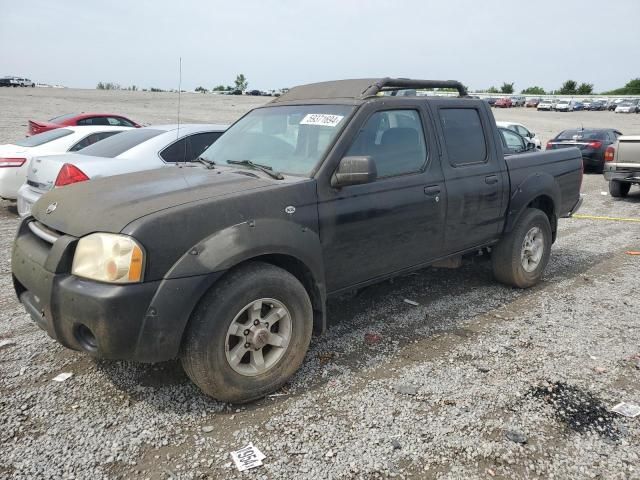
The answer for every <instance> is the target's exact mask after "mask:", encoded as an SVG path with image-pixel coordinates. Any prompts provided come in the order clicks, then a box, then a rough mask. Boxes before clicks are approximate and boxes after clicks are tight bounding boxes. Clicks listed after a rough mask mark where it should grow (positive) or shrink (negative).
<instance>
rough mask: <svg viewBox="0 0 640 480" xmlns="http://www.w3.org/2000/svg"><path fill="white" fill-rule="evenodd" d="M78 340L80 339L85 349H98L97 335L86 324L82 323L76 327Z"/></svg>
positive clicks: (93, 350)
mask: <svg viewBox="0 0 640 480" xmlns="http://www.w3.org/2000/svg"><path fill="white" fill-rule="evenodd" d="M76 340H78V342H79V343H80V346H81V347H82V348H84V349H85V350H88V351H90V352H95V351H96V350H97V349H98V342H97V341H96V336H95V335H94V334H93V332H92V331H91V330H90V329H89V327H87V326H86V325H83V324H80V325H78V326H77V327H76Z"/></svg>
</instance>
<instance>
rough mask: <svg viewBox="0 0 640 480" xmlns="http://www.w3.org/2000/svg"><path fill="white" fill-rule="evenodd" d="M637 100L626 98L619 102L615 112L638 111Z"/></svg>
mask: <svg viewBox="0 0 640 480" xmlns="http://www.w3.org/2000/svg"><path fill="white" fill-rule="evenodd" d="M636 105H637V101H633V100H625V101H624V102H621V103H619V104H618V106H617V107H616V109H615V110H614V113H636Z"/></svg>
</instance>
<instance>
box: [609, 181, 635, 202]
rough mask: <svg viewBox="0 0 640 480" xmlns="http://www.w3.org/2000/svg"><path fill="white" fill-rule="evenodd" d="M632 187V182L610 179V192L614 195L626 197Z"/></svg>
mask: <svg viewBox="0 0 640 480" xmlns="http://www.w3.org/2000/svg"><path fill="white" fill-rule="evenodd" d="M630 189H631V184H630V183H628V182H618V181H616V180H610V181H609V193H610V194H611V196H612V197H615V198H620V197H626V196H627V194H628V193H629V190H630Z"/></svg>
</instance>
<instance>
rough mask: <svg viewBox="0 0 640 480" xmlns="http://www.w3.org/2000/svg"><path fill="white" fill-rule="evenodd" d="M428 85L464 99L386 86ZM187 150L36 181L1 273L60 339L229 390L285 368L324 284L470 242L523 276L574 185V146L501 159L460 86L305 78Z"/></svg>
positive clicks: (251, 388)
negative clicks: (42, 183) (36, 192)
mask: <svg viewBox="0 0 640 480" xmlns="http://www.w3.org/2000/svg"><path fill="white" fill-rule="evenodd" d="M424 88H427V89H432V88H456V89H457V90H458V92H459V93H460V96H459V97H457V98H445V97H420V96H415V95H384V93H385V92H388V91H394V90H401V89H424ZM199 162H200V163H199V164H198V165H197V166H193V165H191V166H186V165H176V167H175V168H163V169H159V170H152V171H146V172H141V173H132V174H127V175H120V176H114V177H109V178H103V179H98V180H92V181H90V182H83V183H79V184H76V185H71V186H68V187H65V188H62V189H55V190H53V191H51V192H50V193H47V194H46V195H45V196H43V197H42V198H41V199H40V200H39V201H38V202H37V203H36V204H35V205H34V207H33V210H32V214H31V216H29V217H27V218H25V219H24V221H23V222H22V224H21V225H20V228H19V230H18V232H17V236H16V239H15V243H14V247H13V254H12V270H13V280H14V284H15V290H16V293H17V295H18V297H19V299H20V301H21V302H22V304H23V305H24V307H25V308H26V310H27V311H28V312H29V313H30V314H31V316H32V317H33V319H34V320H35V322H36V323H37V324H38V325H40V326H41V327H42V328H43V329H44V330H46V331H47V333H48V334H49V335H50V336H51V337H53V338H54V339H56V340H57V341H59V342H60V343H61V344H63V345H65V346H66V347H69V348H72V349H75V350H80V351H84V352H87V353H89V354H91V355H94V356H97V357H102V358H110V359H126V360H134V361H141V362H160V361H164V360H168V359H172V358H176V357H177V358H179V359H180V360H181V362H182V364H183V366H184V368H185V370H186V372H187V374H188V375H189V377H190V378H191V379H192V380H193V381H194V382H195V383H196V384H197V385H198V386H199V387H200V388H201V389H202V390H203V391H204V392H206V393H207V394H209V395H211V396H213V397H215V398H217V399H219V400H223V401H229V402H247V401H251V400H253V399H257V398H259V397H262V396H264V395H266V394H268V393H270V392H272V391H274V390H276V389H278V388H279V387H280V386H282V385H283V384H284V383H285V382H286V381H287V379H288V378H289V377H290V376H291V375H292V374H293V373H294V372H295V371H296V370H297V369H298V367H300V365H301V364H302V361H303V359H304V356H305V353H306V351H307V349H308V346H309V343H310V340H311V336H312V332H313V331H314V330H315V331H316V332H322V331H324V329H325V325H326V303H327V298H328V297H330V296H332V295H335V294H338V293H340V292H344V291H346V290H353V289H357V288H360V287H363V286H366V285H368V284H371V283H374V282H379V281H381V280H384V279H387V278H389V277H392V276H395V275H400V274H404V273H407V272H409V271H412V270H416V269H420V268H424V267H426V266H429V265H431V264H434V263H436V262H441V261H450V260H455V261H456V262H457V260H458V259H459V258H460V257H461V256H462V255H465V254H467V253H472V252H477V251H479V250H483V249H484V250H485V251H486V250H490V251H491V261H492V264H493V272H494V274H495V277H496V279H497V280H498V281H500V282H503V283H505V284H507V285H512V286H515V287H520V288H526V287H530V286H532V285H534V284H536V283H537V282H539V281H540V279H541V277H542V275H543V272H544V269H545V266H546V265H547V262H548V260H549V254H550V251H551V250H550V249H551V244H552V243H553V242H554V241H555V239H556V236H557V231H558V219H559V218H561V217H564V216H569V215H571V214H572V213H573V212H574V211H575V210H576V209H577V208H578V207H579V205H580V193H579V192H580V185H581V181H582V158H581V155H580V151H579V150H578V149H576V148H567V149H562V150H554V151H550V152H534V153H526V154H523V155H518V154H516V155H511V156H509V157H508V158H505V156H504V155H503V151H502V141H501V138H500V133H499V132H498V129H497V127H496V123H495V121H494V118H493V115H492V113H491V109H490V107H489V106H488V105H487V104H486V103H485V102H484V101H482V100H479V99H471V98H468V97H467V94H466V91H465V89H464V87H463V86H462V84H461V83H459V82H454V81H429V80H408V79H390V78H385V79H359V80H342V81H335V82H324V83H316V84H310V85H303V86H299V87H296V88H293V89H291V90H290V91H289V92H288V93H286V94H284V95H282V96H281V97H279V98H277V99H275V100H274V101H272V102H271V103H269V104H267V105H265V106H262V107H260V108H256V109H254V110H252V111H251V112H249V113H248V114H246V115H245V116H243V117H242V118H240V119H239V120H238V121H237V122H236V123H235V124H234V125H233V126H231V127H230V128H229V130H228V131H227V132H226V133H225V134H224V135H222V136H221V137H220V139H219V140H218V141H217V142H216V143H214V144H213V145H211V146H210V147H209V148H208V149H207V150H205V151H204V153H203V154H202V156H201V157H200V159H199Z"/></svg>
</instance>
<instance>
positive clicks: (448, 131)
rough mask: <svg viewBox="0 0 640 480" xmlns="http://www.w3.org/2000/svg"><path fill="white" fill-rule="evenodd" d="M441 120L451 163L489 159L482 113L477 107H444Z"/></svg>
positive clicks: (482, 161)
mask: <svg viewBox="0 0 640 480" xmlns="http://www.w3.org/2000/svg"><path fill="white" fill-rule="evenodd" d="M440 121H441V122H442V131H443V133H444V141H445V145H446V147H447V153H448V155H449V163H451V165H453V166H454V167H457V166H461V165H470V164H474V163H484V162H486V161H487V143H486V141H485V138H484V130H483V128H482V122H481V121H480V114H479V113H478V111H477V110H476V109H475V108H442V109H440Z"/></svg>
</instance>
